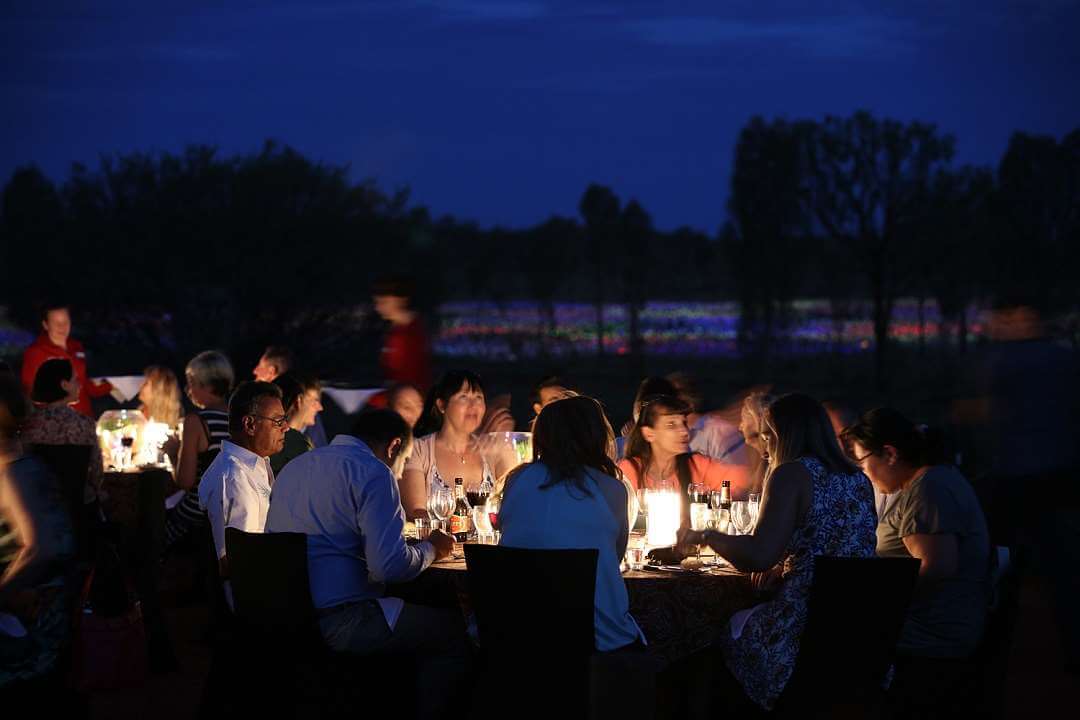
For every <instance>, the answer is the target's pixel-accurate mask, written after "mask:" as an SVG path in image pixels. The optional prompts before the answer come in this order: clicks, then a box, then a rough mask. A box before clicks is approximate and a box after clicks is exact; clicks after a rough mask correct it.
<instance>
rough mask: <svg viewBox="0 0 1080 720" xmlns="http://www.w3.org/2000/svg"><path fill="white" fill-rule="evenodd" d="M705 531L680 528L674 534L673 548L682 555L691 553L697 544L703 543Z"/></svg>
mask: <svg viewBox="0 0 1080 720" xmlns="http://www.w3.org/2000/svg"><path fill="white" fill-rule="evenodd" d="M705 544H706V543H705V533H703V532H700V531H698V530H690V529H688V528H680V529H679V531H678V533H677V534H676V535H675V549H676V550H677V551H679V552H680V553H682V554H683V555H692V554H694V551H695V549H696V546H698V545H705Z"/></svg>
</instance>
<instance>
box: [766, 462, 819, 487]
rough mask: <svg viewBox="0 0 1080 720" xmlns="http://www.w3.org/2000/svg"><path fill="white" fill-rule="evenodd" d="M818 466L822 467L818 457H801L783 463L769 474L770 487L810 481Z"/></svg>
mask: <svg viewBox="0 0 1080 720" xmlns="http://www.w3.org/2000/svg"><path fill="white" fill-rule="evenodd" d="M817 467H821V461H820V460H818V459H817V458H808V457H801V458H798V459H797V460H789V461H787V462H786V463H782V464H780V465H778V466H777V467H776V469H775V470H773V472H772V474H770V475H769V486H770V489H772V488H776V487H780V486H784V485H787V486H793V485H798V484H802V483H807V482H810V480H811V479H812V477H813V470H814V469H816V468H817ZM777 483H779V485H778V484H777Z"/></svg>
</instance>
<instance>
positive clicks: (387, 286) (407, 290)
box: [371, 275, 416, 299]
mask: <svg viewBox="0 0 1080 720" xmlns="http://www.w3.org/2000/svg"><path fill="white" fill-rule="evenodd" d="M371 294H372V295H376V296H378V295H389V296H391V297H400V298H406V299H411V298H412V297H413V295H415V294H416V284H415V283H414V282H413V281H412V279H411V278H408V277H405V276H404V275H383V276H382V277H380V278H379V279H378V280H376V281H375V283H374V284H373V285H372V286H371Z"/></svg>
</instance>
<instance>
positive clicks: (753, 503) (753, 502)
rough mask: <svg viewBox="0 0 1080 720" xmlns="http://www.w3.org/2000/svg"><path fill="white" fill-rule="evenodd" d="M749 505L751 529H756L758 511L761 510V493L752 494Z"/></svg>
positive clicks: (748, 501)
mask: <svg viewBox="0 0 1080 720" xmlns="http://www.w3.org/2000/svg"><path fill="white" fill-rule="evenodd" d="M747 504H748V505H749V507H750V527H751V528H756V527H757V519H758V510H760V509H761V493H750V495H749V498H748V499H747Z"/></svg>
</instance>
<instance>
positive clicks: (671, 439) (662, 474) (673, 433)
mask: <svg viewBox="0 0 1080 720" xmlns="http://www.w3.org/2000/svg"><path fill="white" fill-rule="evenodd" d="M689 413H690V406H689V405H687V404H686V403H685V402H683V401H682V400H680V399H679V398H677V397H673V396H670V395H654V396H652V397H648V398H644V399H643V401H642V404H641V412H640V414H639V415H638V420H637V422H636V423H635V424H634V429H633V430H632V431H631V432H630V437H629V438H628V439H627V442H626V457H625V458H623V459H622V460H620V461H619V468H620V469H621V470H622V471H623V475H624V476H625V477H626V479H627V480H628V481H629V482H630V484H632V485H633V486H634V487H636V488H639V489H646V488H656V487H664V486H667V487H673V488H674V487H677V488H680V489H682V490H683V491H685V490H686V487H687V486H688V485H690V484H691V483H692V484H697V485H705V486H706V487H708V488H709V489H710V490H719V489H720V485H721V483H723V481H724V480H729V481H731V496H732V498H733V499H734V498H736V497H739V496H745V495H746V493H748V492H749V487H748V485H749V483H748V477H747V472H746V468H744V467H742V466H740V465H727V464H725V463H721V462H717V461H716V460H713V459H712V458H709V457H706V456H705V455H699V454H697V453H692V452H690V428H689V427H688V426H687V424H686V416H687V415H688V414H689Z"/></svg>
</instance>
